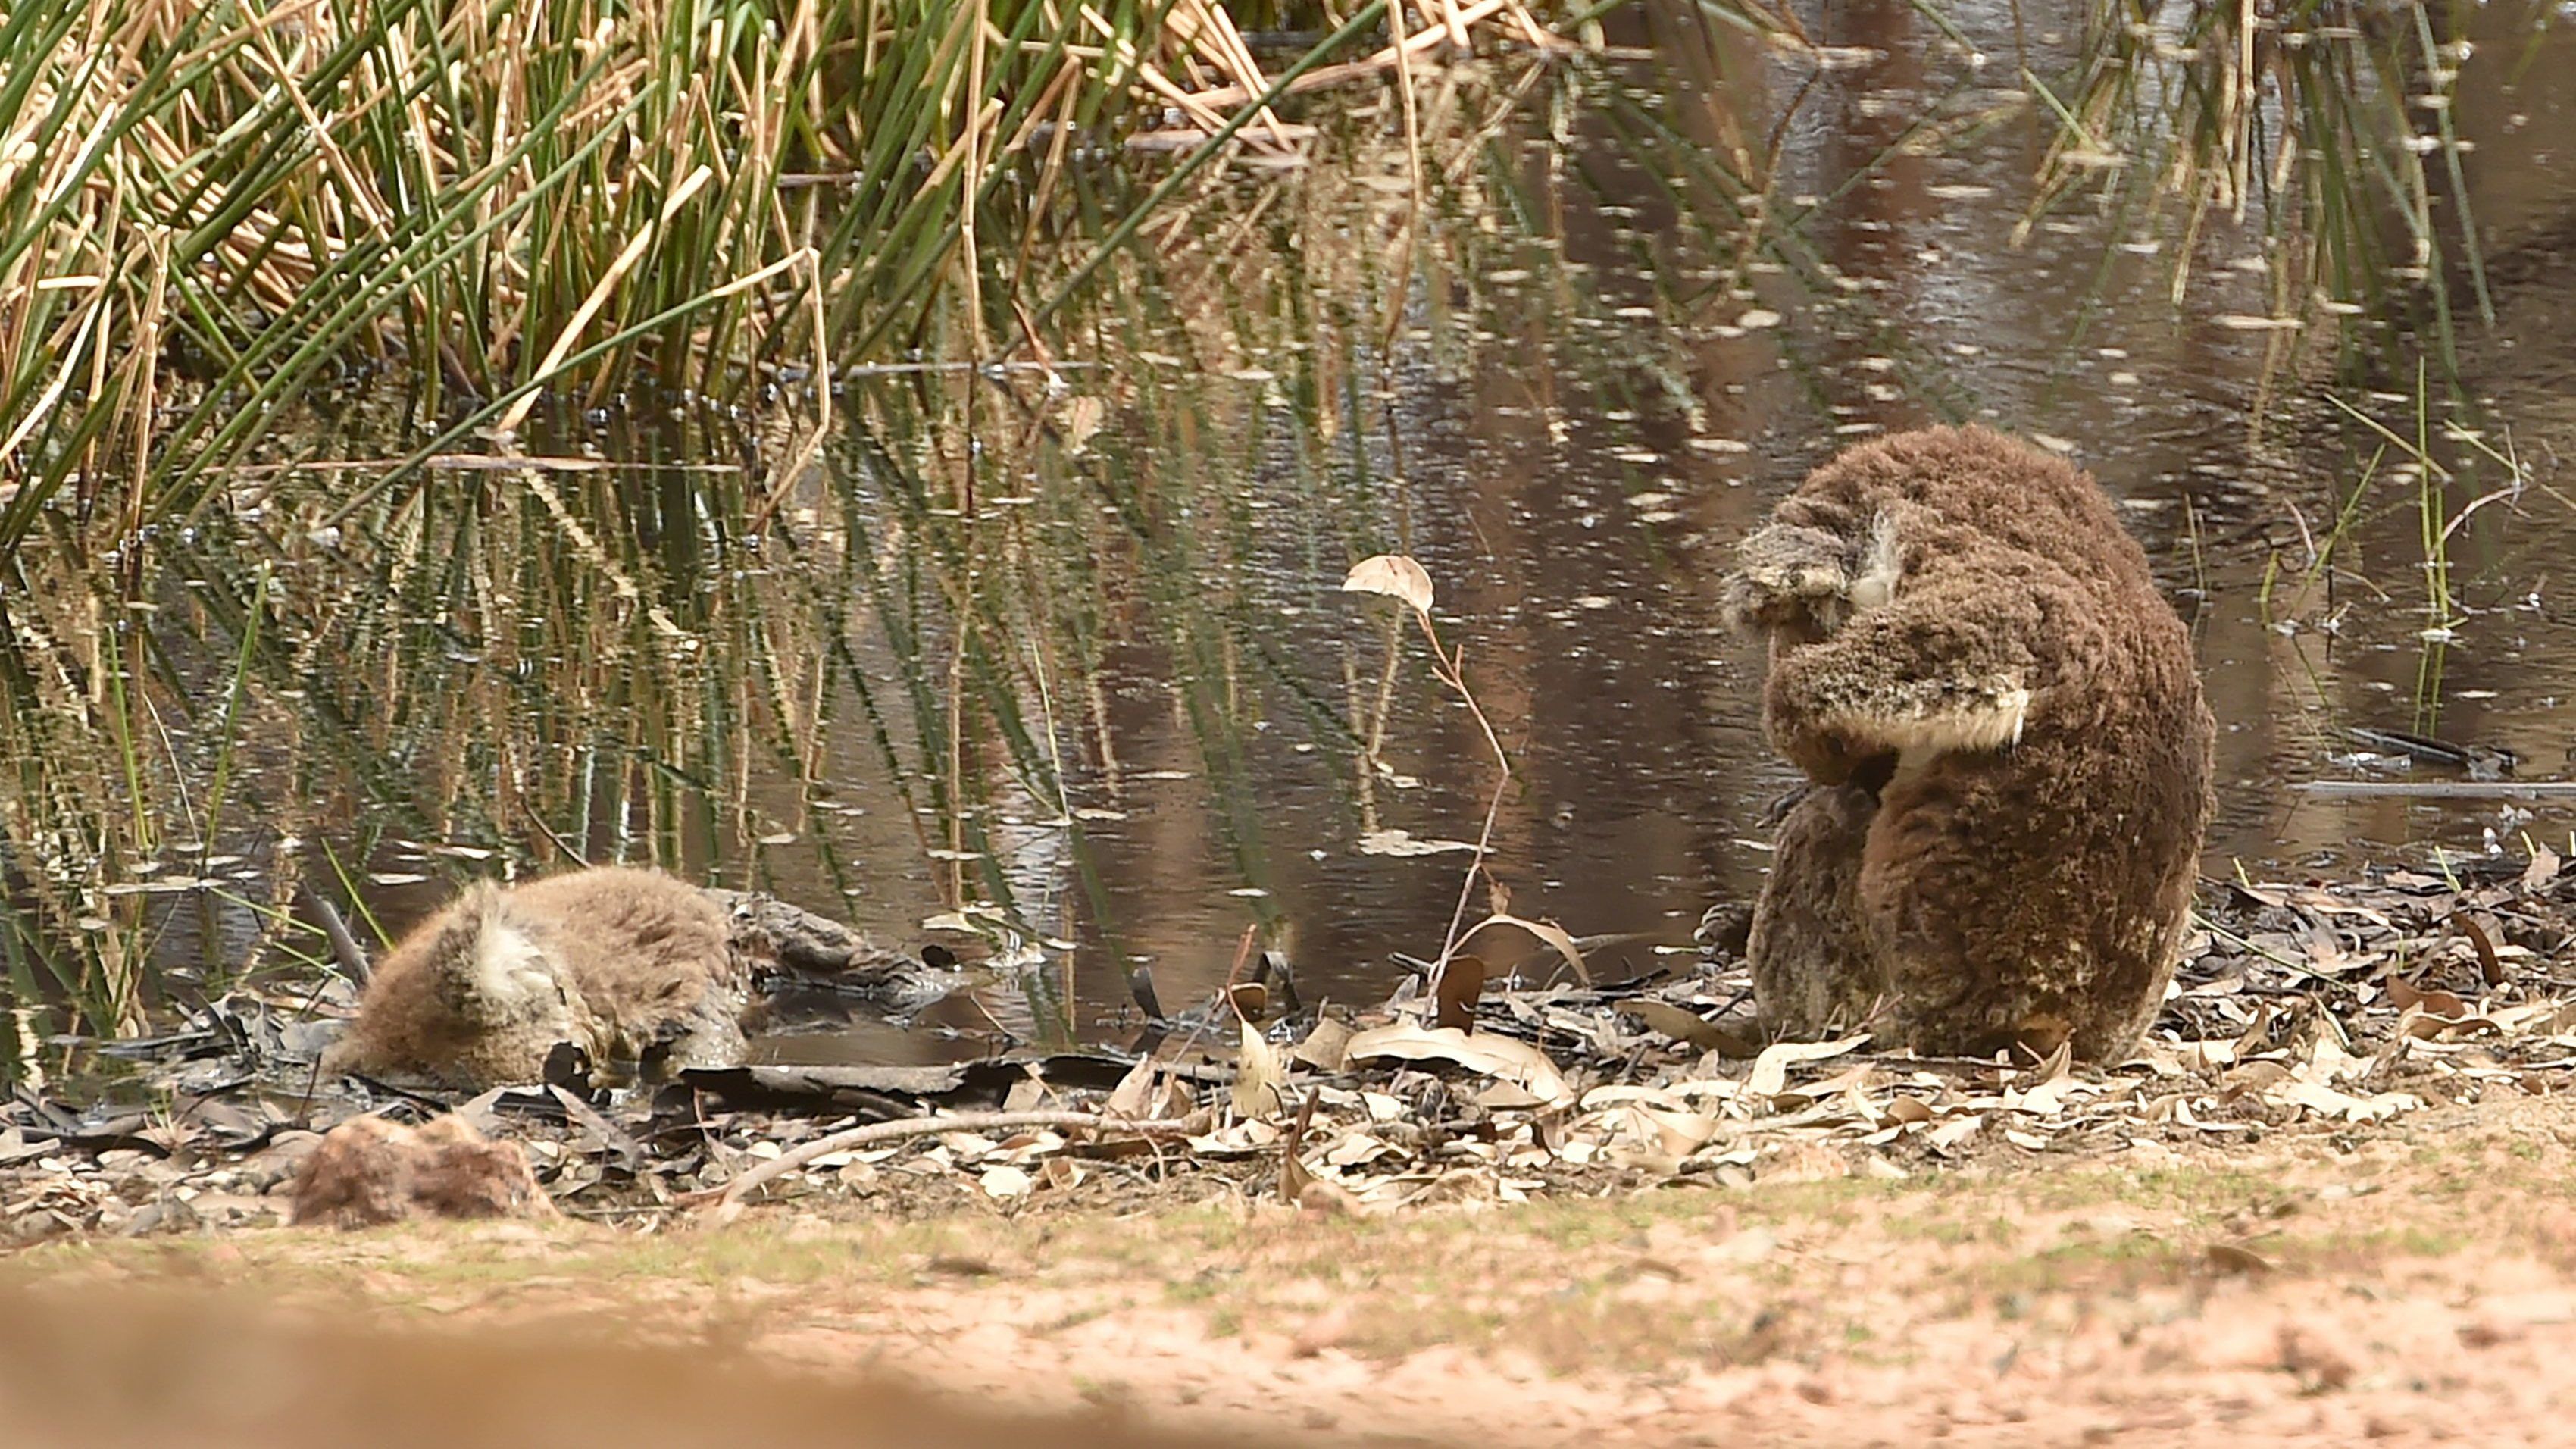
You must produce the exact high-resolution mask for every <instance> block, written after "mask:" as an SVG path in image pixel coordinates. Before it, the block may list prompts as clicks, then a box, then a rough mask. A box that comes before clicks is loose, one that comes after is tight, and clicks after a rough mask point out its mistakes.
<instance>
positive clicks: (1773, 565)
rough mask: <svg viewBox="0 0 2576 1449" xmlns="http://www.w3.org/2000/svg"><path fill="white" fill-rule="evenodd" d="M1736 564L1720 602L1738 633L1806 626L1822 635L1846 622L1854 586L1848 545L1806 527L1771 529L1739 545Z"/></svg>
mask: <svg viewBox="0 0 2576 1449" xmlns="http://www.w3.org/2000/svg"><path fill="white" fill-rule="evenodd" d="M1736 560H1737V562H1736V567H1735V571H1734V572H1733V573H1730V574H1728V575H1727V576H1726V580H1725V583H1724V585H1723V588H1722V590H1721V594H1720V599H1719V602H1720V605H1721V607H1722V608H1723V609H1724V611H1725V614H1726V620H1727V623H1728V624H1729V625H1730V626H1732V627H1733V628H1735V629H1736V630H1738V631H1740V632H1744V633H1759V632H1762V631H1765V630H1768V629H1774V628H1781V627H1804V628H1808V629H1812V630H1813V631H1814V632H1816V633H1817V634H1820V635H1821V634H1830V633H1832V632H1833V630H1834V627H1835V626H1836V625H1837V624H1839V623H1840V622H1841V619H1842V617H1843V615H1844V614H1845V612H1846V606H1847V605H1848V603H1849V601H1850V597H1851V587H1852V563H1853V548H1852V544H1851V542H1850V541H1849V540H1847V539H1844V538H1842V537H1840V536H1839V535H1836V534H1832V533H1827V532H1826V531H1824V530H1823V529H1821V528H1809V527H1806V526H1805V525H1802V524H1794V523H1774V524H1768V525H1765V526H1764V527H1761V528H1757V529H1755V530H1754V531H1753V532H1752V533H1750V534H1748V535H1746V537H1745V539H1744V541H1743V542H1742V543H1740V544H1738V545H1736Z"/></svg>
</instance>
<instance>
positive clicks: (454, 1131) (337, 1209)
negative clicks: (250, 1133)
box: [294, 1113, 555, 1228]
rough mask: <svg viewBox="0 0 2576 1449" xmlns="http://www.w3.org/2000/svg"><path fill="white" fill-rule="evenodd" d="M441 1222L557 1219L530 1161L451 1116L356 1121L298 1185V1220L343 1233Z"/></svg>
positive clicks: (311, 1161) (330, 1139)
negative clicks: (411, 1221)
mask: <svg viewBox="0 0 2576 1449" xmlns="http://www.w3.org/2000/svg"><path fill="white" fill-rule="evenodd" d="M416 1215H417V1216H422V1217H440V1218H503V1217H523V1218H524V1217H534V1218H545V1217H553V1216H554V1215H555V1212H554V1204H553V1202H552V1201H551V1200H549V1199H548V1198H547V1197H546V1195H545V1191H544V1190H543V1189H541V1188H539V1187H538V1186H537V1178H536V1174H535V1173H534V1172H533V1171H531V1170H530V1169H529V1167H528V1154H527V1152H526V1151H525V1150H524V1149H522V1148H521V1147H520V1146H519V1144H518V1143H516V1142H495V1141H493V1140H492V1139H490V1138H488V1137H485V1136H484V1135H483V1134H482V1133H480V1132H477V1131H475V1130H474V1124H472V1123H470V1122H468V1121H466V1120H465V1119H464V1118H462V1117H458V1116H456V1115H454V1114H452V1113H451V1114H449V1115H447V1116H444V1117H437V1118H433V1119H431V1120H430V1121H429V1122H427V1123H424V1124H422V1125H421V1126H420V1127H418V1128H412V1127H405V1126H402V1125H401V1124H399V1123H395V1122H388V1121H386V1120H385V1119H384V1118H382V1117H353V1118H351V1119H350V1120H348V1121H346V1122H343V1123H341V1124H340V1125H339V1126H337V1127H334V1128H332V1129H331V1133H330V1135H329V1136H327V1137H324V1138H323V1139H322V1145H321V1146H320V1147H317V1148H315V1149H314V1151H313V1155H312V1156H311V1157H309V1158H307V1159H305V1162H304V1170H303V1171H302V1172H301V1173H299V1174H298V1175H297V1177H296V1180H295V1219H294V1220H295V1221H296V1222H298V1223H328V1224H331V1225H333V1226H337V1227H343V1228H361V1227H368V1226H371V1225H373V1224H377V1223H390V1222H399V1221H401V1220H402V1219H404V1218H408V1217H413V1216H416Z"/></svg>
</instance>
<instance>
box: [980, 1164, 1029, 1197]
mask: <svg viewBox="0 0 2576 1449" xmlns="http://www.w3.org/2000/svg"><path fill="white" fill-rule="evenodd" d="M982 1180H983V1184H984V1195H985V1196H986V1197H989V1198H994V1199H997V1200H1000V1201H1009V1200H1010V1199H1012V1198H1021V1197H1027V1196H1028V1195H1029V1194H1030V1193H1031V1192H1034V1191H1036V1189H1037V1185H1038V1180H1037V1179H1036V1178H1034V1177H1032V1176H1030V1175H1029V1174H1028V1173H1026V1172H1024V1171H1022V1170H1020V1169H1019V1168H1016V1167H1009V1166H1002V1167H988V1168H985V1169H984V1176H983V1179H982Z"/></svg>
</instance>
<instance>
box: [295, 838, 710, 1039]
mask: <svg viewBox="0 0 2576 1449" xmlns="http://www.w3.org/2000/svg"><path fill="white" fill-rule="evenodd" d="M750 984H751V968H750V963H749V962H748V961H747V960H745V959H744V958H743V957H742V956H741V954H740V953H739V952H738V951H737V950H736V948H735V945H734V942H733V939H732V931H731V928H730V924H729V922H728V921H727V919H726V915H725V911H724V908H723V907H722V906H719V905H717V904H716V902H715V901H714V900H713V899H711V898H710V897H709V896H708V895H707V894H706V893H705V892H703V891H700V890H698V889H696V888H695V887H693V886H691V885H689V884H687V883H686V882H684V881H681V880H678V879H675V878H673V877H671V876H668V875H664V874H662V873H661V872H659V871H652V870H632V869H625V868H601V869H597V870H578V871H573V872H570V873H568V874H564V875H556V876H548V877H546V878H544V879H542V880H534V881H528V882H524V883H522V884H519V885H515V886H509V887H503V886H500V885H497V884H495V883H493V882H490V881H481V882H477V883H476V884H474V885H472V886H469V887H467V888H466V892H465V894H464V895H463V896H461V897H459V898H458V899H457V900H456V901H455V902H453V903H452V904H450V905H449V906H448V907H447V909H445V910H443V911H441V912H439V913H438V914H437V915H435V916H433V917H431V918H430V919H429V920H427V921H425V922H423V923H422V924H421V925H420V927H419V928H418V929H416V930H414V931H413V932H412V933H411V934H410V935H407V936H405V937H404V938H403V939H402V940H401V942H400V943H398V944H397V945H396V946H395V947H394V948H393V950H392V951H391V952H390V953H389V954H388V955H387V956H386V957H385V959H384V960H383V961H381V962H380V963H378V964H377V966H376V969H375V972H374V975H373V979H372V980H370V981H369V982H368V984H367V990H366V994H365V995H364V997H362V998H361V1000H360V1001H359V1005H358V1019H357V1020H356V1021H355V1022H354V1023H352V1024H351V1025H350V1028H349V1031H348V1034H347V1035H345V1036H343V1037H342V1038H341V1039H340V1040H339V1041H338V1042H336V1043H334V1044H333V1045H332V1047H331V1049H330V1050H329V1051H328V1052H326V1053H325V1054H324V1055H323V1058H322V1069H323V1071H324V1072H326V1073H349V1072H359V1073H365V1074H367V1075H370V1076H383V1075H392V1076H416V1077H427V1078H430V1079H432V1080H435V1081H439V1082H443V1083H445V1084H446V1085H449V1086H452V1087H458V1088H462V1089H466V1090H476V1089H480V1088H484V1087H491V1086H498V1085H502V1084H513V1083H527V1082H537V1081H542V1080H544V1078H545V1067H546V1058H547V1055H548V1054H549V1053H550V1052H551V1051H553V1049H554V1047H555V1045H556V1044H557V1043H559V1042H569V1043H571V1044H572V1045H574V1046H576V1047H579V1048H581V1049H582V1050H583V1051H584V1052H586V1053H588V1054H589V1057H590V1059H591V1061H593V1062H595V1063H599V1064H603V1065H605V1064H608V1063H611V1062H618V1063H625V1062H640V1063H642V1064H643V1066H644V1067H645V1068H646V1069H647V1070H648V1072H655V1071H673V1070H677V1069H679V1068H682V1067H693V1066H732V1065H737V1064H739V1063H740V1062H741V1061H742V1059H743V1054H744V1041H743V1033H742V1022H741V1018H742V1013H743V1011H744V1009H745V1007H746V1006H747V1005H748V998H749V994H750Z"/></svg>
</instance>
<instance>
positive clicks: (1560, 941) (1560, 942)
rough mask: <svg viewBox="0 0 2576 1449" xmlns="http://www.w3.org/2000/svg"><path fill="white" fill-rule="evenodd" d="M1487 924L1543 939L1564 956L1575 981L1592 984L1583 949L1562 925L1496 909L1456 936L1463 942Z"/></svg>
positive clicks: (1590, 971)
mask: <svg viewBox="0 0 2576 1449" xmlns="http://www.w3.org/2000/svg"><path fill="white" fill-rule="evenodd" d="M1487 926H1518V927H1520V928H1521V929H1522V930H1524V931H1527V932H1529V933H1530V934H1531V935H1533V936H1536V937H1538V938H1539V939H1540V940H1542V941H1545V942H1546V943H1547V944H1549V945H1550V946H1553V947H1555V948H1556V954H1558V955H1560V956H1562V957H1564V958H1565V961H1566V964H1567V965H1569V966H1572V967H1573V968H1574V978H1575V979H1576V980H1577V981H1580V982H1582V983H1583V984H1584V985H1586V986H1589V985H1591V984H1592V968H1591V967H1589V966H1586V965H1584V964H1583V949H1582V948H1581V947H1579V946H1577V945H1576V944H1575V943H1574V937H1572V936H1570V935H1568V934H1566V931H1565V928H1564V927H1562V926H1559V925H1557V924H1556V923H1555V922H1553V921H1533V920H1531V919H1529V918H1528V917H1526V916H1515V915H1510V914H1507V913H1505V912H1502V911H1496V912H1494V913H1493V914H1492V915H1490V916H1487V917H1485V918H1484V919H1483V920H1481V921H1478V922H1477V923H1476V924H1474V925H1472V926H1469V927H1468V928H1467V929H1466V931H1465V932H1464V933H1463V934H1461V935H1460V936H1459V937H1458V940H1459V941H1460V942H1461V943H1462V944H1463V943H1464V942H1466V941H1467V940H1468V939H1469V938H1470V937H1472V936H1474V935H1475V934H1476V933H1477V932H1478V931H1481V930H1483V929H1485V928H1486V927H1487Z"/></svg>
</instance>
